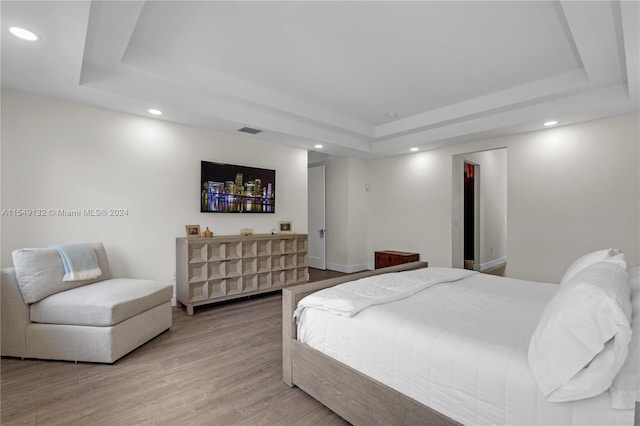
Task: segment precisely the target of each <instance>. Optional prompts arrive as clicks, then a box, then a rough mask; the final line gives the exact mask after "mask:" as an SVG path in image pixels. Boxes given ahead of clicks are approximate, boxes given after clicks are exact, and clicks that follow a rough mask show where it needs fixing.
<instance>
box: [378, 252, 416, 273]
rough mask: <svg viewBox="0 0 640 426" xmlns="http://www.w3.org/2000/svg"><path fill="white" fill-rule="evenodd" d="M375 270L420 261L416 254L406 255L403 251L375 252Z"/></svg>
mask: <svg viewBox="0 0 640 426" xmlns="http://www.w3.org/2000/svg"><path fill="white" fill-rule="evenodd" d="M375 257H376V258H375V261H376V263H375V267H376V269H380V268H386V267H387V266H394V265H400V264H402V263H409V262H417V261H418V260H420V255H419V254H418V253H407V252H404V251H393V250H385V251H377V252H375Z"/></svg>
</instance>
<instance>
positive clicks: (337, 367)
mask: <svg viewBox="0 0 640 426" xmlns="http://www.w3.org/2000/svg"><path fill="white" fill-rule="evenodd" d="M425 267H427V263H425V262H413V263H408V264H404V265H398V266H392V267H389V268H384V269H378V270H375V271H365V272H361V273H358V274H352V275H348V276H344V277H340V278H334V279H329V280H324V281H318V282H315V283H309V284H303V285H299V286H294V287H289V288H286V289H283V290H282V340H283V341H282V352H283V353H282V379H283V380H284V382H285V383H286V384H287V385H289V386H294V385H295V386H298V387H300V389H302V390H304V391H305V392H306V393H307V394H309V395H310V396H312V397H313V398H315V399H316V400H318V401H319V402H321V403H322V404H324V405H325V406H327V407H329V408H330V409H331V410H333V411H334V412H335V413H336V414H338V415H339V416H341V417H342V418H344V419H345V420H347V421H348V422H350V423H352V424H356V425H357V424H394V425H401V424H429V425H435V426H444V425H457V424H458V423H457V422H455V421H453V420H452V419H450V418H448V417H446V416H444V415H442V414H440V413H438V412H437V411H435V410H433V409H431V408H429V407H427V406H425V405H423V404H421V403H419V402H418V401H416V400H414V399H412V398H410V397H408V396H406V395H403V394H401V393H400V392H398V391H396V390H395V389H392V388H390V387H388V386H386V385H384V384H383V383H380V382H378V381H376V380H374V379H372V378H370V377H368V376H365V375H364V374H362V373H360V372H358V371H356V370H354V369H352V368H350V367H349V366H347V365H344V364H342V363H340V362H338V361H336V360H334V359H333V358H330V357H328V356H326V355H324V354H323V353H321V352H319V351H317V350H315V349H313V348H311V347H309V346H307V345H305V344H304V343H302V342H299V341H298V340H297V338H296V337H297V336H296V332H297V327H296V322H295V320H294V318H293V312H294V311H295V309H296V306H297V304H298V302H299V301H300V300H301V299H302V298H303V297H305V296H307V295H308V294H311V293H313V292H316V291H318V290H321V289H323V288H327V287H332V286H335V285H337V284H341V283H344V282H348V281H353V280H357V279H360V278H365V277H369V276H373V275H378V274H384V273H387V272H400V271H408V270H412V269H420V268H425Z"/></svg>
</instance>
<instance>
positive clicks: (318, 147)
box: [313, 144, 322, 149]
mask: <svg viewBox="0 0 640 426" xmlns="http://www.w3.org/2000/svg"><path fill="white" fill-rule="evenodd" d="M313 147H314V148H316V149H320V148H322V145H321V144H317V145H314V146H313Z"/></svg>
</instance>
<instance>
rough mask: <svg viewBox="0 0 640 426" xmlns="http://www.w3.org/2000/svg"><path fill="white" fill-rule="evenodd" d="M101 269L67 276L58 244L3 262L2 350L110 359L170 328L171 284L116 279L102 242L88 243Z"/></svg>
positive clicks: (14, 353) (20, 252) (17, 254)
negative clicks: (84, 276)
mask: <svg viewBox="0 0 640 426" xmlns="http://www.w3.org/2000/svg"><path fill="white" fill-rule="evenodd" d="M91 246H92V247H93V249H94V251H95V253H96V257H97V260H98V266H99V267H100V269H101V270H102V275H101V276H100V277H99V278H97V279H94V280H85V281H72V282H68V281H62V278H63V276H64V273H65V272H64V267H63V264H62V262H61V259H60V256H59V254H58V252H57V251H56V250H55V249H53V248H48V249H44V248H38V249H20V250H16V251H15V252H14V267H13V268H6V269H2V275H1V277H2V278H1V280H2V288H1V290H2V293H1V299H2V306H1V308H2V311H1V321H2V322H1V326H2V335H1V343H2V346H1V354H2V356H12V357H20V358H39V359H57V360H68V361H87V362H101V363H113V362H114V361H116V360H117V359H119V358H121V357H122V356H124V355H126V354H127V353H129V352H131V351H132V350H134V349H135V348H137V347H138V346H140V345H142V344H143V343H145V342H147V341H148V340H150V339H152V338H153V337H155V336H157V335H158V334H160V333H162V332H163V331H165V330H167V329H168V328H170V327H171V309H172V308H171V297H172V295H173V288H172V286H171V284H168V283H161V282H159V281H152V280H139V279H128V278H124V279H123V278H120V279H118V278H112V277H111V272H110V269H109V261H108V259H107V255H106V252H105V250H104V247H103V245H102V244H101V243H95V244H91Z"/></svg>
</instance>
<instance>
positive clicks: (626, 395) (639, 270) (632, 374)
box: [609, 267, 640, 409]
mask: <svg viewBox="0 0 640 426" xmlns="http://www.w3.org/2000/svg"><path fill="white" fill-rule="evenodd" d="M628 273H629V284H630V287H631V306H632V307H633V315H632V316H631V330H632V331H633V334H632V335H631V343H630V344H629V355H628V356H627V360H626V361H625V362H624V364H623V365H622V368H621V369H620V371H619V372H618V375H617V376H616V377H615V379H613V384H612V385H611V388H610V389H609V392H610V394H611V408H622V409H624V408H627V409H632V408H634V407H635V404H636V401H640V267H636V268H631V269H629V271H628Z"/></svg>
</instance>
